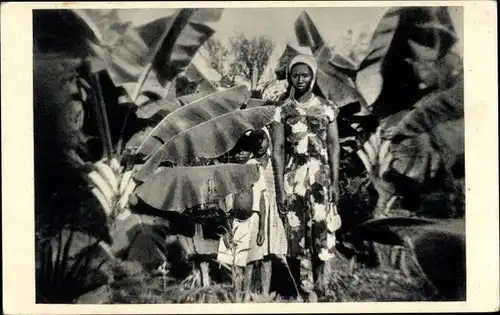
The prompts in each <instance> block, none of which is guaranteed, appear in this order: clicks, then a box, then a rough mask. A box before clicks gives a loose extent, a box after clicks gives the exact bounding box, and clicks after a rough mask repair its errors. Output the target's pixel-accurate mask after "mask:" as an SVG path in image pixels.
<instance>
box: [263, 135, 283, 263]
mask: <svg viewBox="0 0 500 315" xmlns="http://www.w3.org/2000/svg"><path fill="white" fill-rule="evenodd" d="M263 130H264V131H265V132H266V134H267V136H268V137H269V139H271V136H270V134H269V131H268V129H267V128H266V127H264V128H263ZM271 152H272V147H271V141H269V148H268V150H267V154H266V155H265V157H264V158H262V159H261V166H262V167H261V176H262V177H263V178H264V182H265V191H264V197H265V203H266V210H267V211H266V219H265V220H266V222H265V225H264V227H265V235H266V238H265V240H264V245H263V249H262V250H263V253H264V256H267V255H275V256H278V257H284V256H285V255H286V254H287V240H286V234H285V229H284V227H283V221H282V220H281V218H280V217H279V215H278V207H277V204H276V189H275V186H274V170H273V164H272V163H271V159H270V156H271Z"/></svg>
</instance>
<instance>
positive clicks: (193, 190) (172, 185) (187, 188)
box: [136, 164, 259, 212]
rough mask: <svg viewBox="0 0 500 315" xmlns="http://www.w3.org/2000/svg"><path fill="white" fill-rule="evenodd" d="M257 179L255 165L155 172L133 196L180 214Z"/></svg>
mask: <svg viewBox="0 0 500 315" xmlns="http://www.w3.org/2000/svg"><path fill="white" fill-rule="evenodd" d="M258 176H259V171H258V167H257V165H254V164H219V165H213V166H199V167H198V166H197V167H173V168H166V169H163V170H161V171H159V172H157V173H156V174H155V175H153V176H152V177H151V178H150V179H149V180H148V181H147V182H145V183H144V184H142V185H141V186H139V187H138V189H137V191H136V193H137V196H138V197H139V199H141V200H142V201H144V202H145V203H146V204H148V205H149V206H151V207H153V208H155V209H158V210H165V211H177V212H182V211H184V210H185V209H188V208H192V207H194V206H197V205H199V204H202V203H208V202H213V201H217V200H220V199H221V198H223V197H225V196H227V195H229V194H231V193H236V192H238V191H241V190H243V189H246V188H248V187H251V185H253V184H254V183H255V182H256V181H257V179H258Z"/></svg>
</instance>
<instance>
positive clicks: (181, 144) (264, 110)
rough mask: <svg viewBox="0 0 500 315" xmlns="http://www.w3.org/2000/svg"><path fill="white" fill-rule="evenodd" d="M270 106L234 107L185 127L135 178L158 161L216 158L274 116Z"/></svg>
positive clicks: (156, 164) (141, 176)
mask: <svg viewBox="0 0 500 315" xmlns="http://www.w3.org/2000/svg"><path fill="white" fill-rule="evenodd" d="M274 111H275V108H274V107H271V106H267V107H257V108H250V109H244V110H236V111H233V112H229V113H227V114H224V115H221V116H217V117H215V118H213V119H210V120H208V121H206V122H203V123H200V124H198V125H195V126H193V127H191V128H188V129H185V130H183V131H182V132H180V133H178V134H177V135H175V136H173V137H172V138H171V139H170V140H168V141H166V142H165V144H163V145H162V147H161V148H160V149H159V150H158V151H156V152H155V153H154V154H153V155H152V156H151V158H149V159H148V161H147V162H146V163H145V164H144V166H143V167H142V169H141V171H140V172H139V174H138V175H137V176H136V179H138V180H143V179H144V178H145V177H146V176H148V175H149V174H151V173H152V172H153V171H154V170H155V169H156V168H157V167H158V165H160V163H161V162H164V161H168V162H171V163H174V164H177V165H189V164H191V163H193V162H194V161H195V159H196V158H215V157H218V156H221V155H223V154H224V153H227V152H228V151H230V150H231V149H232V148H233V147H234V146H235V145H236V142H237V141H238V139H239V138H240V137H241V136H242V135H243V134H244V133H245V132H247V131H248V130H255V129H261V128H263V127H264V126H266V125H268V124H269V123H270V122H271V121H272V119H273V116H274Z"/></svg>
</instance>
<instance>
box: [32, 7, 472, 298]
mask: <svg viewBox="0 0 500 315" xmlns="http://www.w3.org/2000/svg"><path fill="white" fill-rule="evenodd" d="M232 10H243V9H212V8H204V9H195V8H187V9H175V10H169V11H168V12H166V13H165V14H164V15H163V16H160V15H158V14H156V15H155V16H156V17H155V18H152V19H150V20H148V21H143V20H142V19H140V18H139V19H138V20H139V21H140V22H137V21H136V20H134V18H130V16H132V15H131V14H130V12H128V13H127V14H121V12H120V11H121V10H118V9H108V10H97V9H85V10H83V9H75V10H69V9H68V10H36V11H33V66H34V67H33V82H34V104H33V106H34V117H35V119H34V137H35V156H34V161H35V222H36V226H35V235H36V299H37V302H38V303H235V302H286V301H303V300H302V299H301V296H300V294H297V293H298V291H300V288H298V287H297V284H296V283H294V282H293V277H292V274H291V271H290V270H291V269H290V268H292V267H293V266H292V265H291V263H288V262H287V259H286V257H281V258H280V257H278V258H276V257H275V258H276V259H275V258H273V259H271V261H269V262H267V260H264V261H263V265H262V266H264V265H265V264H269V266H272V267H269V268H272V270H273V272H272V279H271V280H270V281H271V282H270V283H271V285H270V286H271V289H270V290H269V292H264V291H262V292H261V290H260V287H259V285H258V283H259V280H258V279H257V278H259V277H264V276H263V275H264V273H265V272H264V270H265V268H263V269H257V268H256V269H255V272H256V274H257V275H258V276H254V277H253V278H252V279H253V280H252V281H251V282H250V283H249V284H248V285H249V286H248V287H247V289H244V288H242V287H241V286H239V285H238V283H239V281H240V280H241V279H240V277H243V276H242V274H240V273H238V270H239V269H238V265H237V263H236V261H235V260H233V262H232V263H229V264H223V263H219V261H217V259H216V258H215V257H217V253H218V250H220V248H219V246H223V245H224V244H225V243H224V242H223V240H222V238H221V236H222V235H225V234H226V233H227V232H228V229H229V230H231V228H230V227H229V226H228V225H227V222H228V217H229V216H230V214H231V213H232V212H231V211H230V210H231V209H228V208H227V207H226V206H225V205H224V204H223V202H222V201H223V200H225V199H226V198H227V197H228V196H230V195H234V194H237V193H239V192H241V191H245V190H248V189H250V190H252V187H257V186H258V185H260V184H259V183H260V182H261V181H260V179H259V178H260V173H259V172H260V168H259V166H258V164H251V163H240V162H238V161H237V159H235V158H234V157H235V156H237V154H236V153H235V152H238V150H242V148H247V147H246V146H245V145H247V144H242V143H243V142H245V141H247V142H248V141H250V140H249V139H257V138H258V136H259V137H260V136H262V135H263V136H262V137H264V138H262V139H264V140H261V141H262V142H264V141H269V142H270V146H271V147H272V146H273V144H274V143H273V141H274V137H271V136H269V137H268V138H265V133H264V132H262V131H265V132H269V131H270V132H271V134H272V132H273V129H272V126H273V125H272V124H271V123H272V122H273V119H274V118H275V114H276V111H277V109H278V108H279V107H280V106H281V105H282V104H283V102H284V101H285V100H286V99H287V95H288V94H289V93H290V91H291V89H290V82H291V81H289V80H290V78H289V77H288V70H287V69H288V66H289V64H290V62H291V60H292V59H293V58H294V57H296V56H298V55H299V54H302V53H303V51H308V53H307V54H308V55H310V56H312V57H313V58H314V60H315V61H316V63H317V74H316V76H317V77H316V84H315V85H314V86H313V87H312V88H313V90H312V92H313V94H314V95H316V96H318V97H320V98H321V99H325V100H328V104H331V106H334V107H335V112H336V113H337V116H336V125H337V128H338V138H339V142H340V153H339V161H338V165H339V184H338V185H339V187H338V190H339V196H338V203H337V209H338V214H339V216H340V218H341V223H339V224H340V227H339V229H337V231H336V232H335V244H334V247H335V252H336V254H335V258H334V259H333V260H332V261H331V263H330V262H329V264H330V265H329V268H328V270H329V271H328V273H327V274H326V279H327V280H325V281H326V284H325V285H326V289H325V290H324V291H325V294H324V295H323V296H322V297H321V298H320V301H329V302H335V301H354V302H357V301H424V300H432V301H452V300H453V301H457V300H465V298H466V297H465V287H466V286H465V285H466V283H465V278H466V277H465V222H464V221H465V219H464V218H465V191H464V187H465V186H464V185H465V166H464V103H463V100H464V87H463V61H462V57H461V55H460V54H459V53H457V51H456V49H454V48H455V46H456V44H457V42H458V41H460V40H461V38H462V36H463V35H462V34H460V33H459V32H458V31H457V29H456V26H455V24H454V21H453V19H452V17H451V14H450V12H451V11H450V10H451V8H447V7H390V8H386V10H385V11H384V12H383V14H381V15H380V16H379V17H378V20H377V22H376V23H375V24H374V25H373V27H372V29H368V28H364V29H363V30H362V33H360V34H358V35H356V36H355V35H353V34H354V33H353V31H352V29H351V28H347V31H346V33H345V34H341V35H342V36H338V37H337V38H339V40H338V41H333V42H332V39H331V38H332V37H331V36H330V33H332V32H333V31H334V29H335V27H334V26H333V24H332V25H330V26H328V25H329V24H328V23H329V22H325V21H324V19H320V18H318V17H319V16H320V15H315V14H314V13H315V12H317V11H315V9H309V8H303V10H302V12H300V11H298V13H297V15H296V17H295V21H293V22H292V23H290V25H286V27H287V29H288V33H287V34H280V36H281V38H282V39H281V40H280V39H279V38H280V37H279V36H274V37H273V36H271V34H266V32H264V31H263V32H262V34H258V35H255V36H254V35H253V34H250V35H248V34H245V33H241V32H236V31H235V33H234V34H233V35H230V36H229V38H225V37H221V36H222V35H220V36H219V33H220V32H222V34H232V33H230V31H231V29H230V28H225V29H224V30H222V29H223V28H224V26H223V25H222V23H223V21H224V18H225V15H230V14H232V13H231V12H230V11H232ZM262 10H264V9H262ZM267 10H275V13H274V14H275V15H274V17H275V21H272V22H273V23H276V25H278V24H283V21H285V20H284V18H283V21H282V20H281V15H280V14H281V13H280V12H281V11H286V10H292V9H291V8H290V9H289V8H276V9H267ZM293 10H297V9H293ZM322 10H326V9H322ZM328 10H331V11H332V12H334V11H335V10H344V11H345V12H348V8H338V9H337V8H328ZM346 10H347V11H346ZM366 10H368V11H369V10H370V8H366ZM291 12H295V11H291ZM353 12H354V11H353ZM141 14H144V13H143V12H138V13H137V15H141ZM332 14H333V13H332ZM352 19H353V21H356V20H357V19H358V18H357V16H356V14H355V13H352ZM331 20H334V19H333V18H332V19H331ZM218 23H220V26H218V25H219V24H218ZM233 23H238V21H233ZM241 23H243V21H242V22H241ZM254 23H259V22H258V20H257V19H255V21H254ZM325 23H326V24H325ZM268 25H270V24H268ZM280 29H284V28H283V25H282V26H280ZM224 36H226V35H224ZM291 37H292V38H295V40H296V43H295V44H292V43H291V42H290V40H289V38H291ZM341 39H342V40H341ZM342 43H343V44H342ZM346 43H348V44H346ZM340 45H344V46H343V47H340ZM345 45H348V46H345ZM259 132H260V133H259ZM242 139H243V140H242ZM245 139H246V140H245ZM265 139H268V140H265ZM242 141H243V142H242ZM252 141H253V140H252ZM247 146H248V145H247ZM252 148H253V147H251V148H250V147H248V148H247V149H245V150H253V149H252ZM269 152H272V150H271V151H269ZM267 167H268V168H269V169H270V170H271V171H272V170H273V167H275V165H274V164H273V163H271V162H269V163H268V164H267ZM271 174H272V172H271ZM266 185H267V189H268V190H270V191H272V192H274V191H275V184H274V182H273V181H272V180H271V181H268V182H266ZM272 194H273V193H271V195H272ZM274 198H277V197H276V196H275V197H274ZM277 220H279V218H278V219H277ZM266 229H271V227H266ZM271 233H275V234H276V235H277V233H278V232H275V231H274V230H273V231H271ZM257 239H259V238H258V237H257ZM224 241H226V239H224ZM263 242H264V243H265V242H267V241H266V240H263ZM234 254H235V255H236V253H234ZM249 255H250V254H249Z"/></svg>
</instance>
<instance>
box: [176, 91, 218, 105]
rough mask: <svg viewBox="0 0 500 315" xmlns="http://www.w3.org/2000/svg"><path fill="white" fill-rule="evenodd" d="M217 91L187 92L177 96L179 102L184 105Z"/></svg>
mask: <svg viewBox="0 0 500 315" xmlns="http://www.w3.org/2000/svg"><path fill="white" fill-rule="evenodd" d="M215 92H217V91H214V92H209V93H207V92H196V93H192V94H187V95H183V96H179V97H178V98H177V102H178V103H179V104H180V105H181V106H184V105H187V104H190V103H193V102H195V101H197V100H199V99H201V98H203V97H205V96H208V95H210V94H212V93H215Z"/></svg>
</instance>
